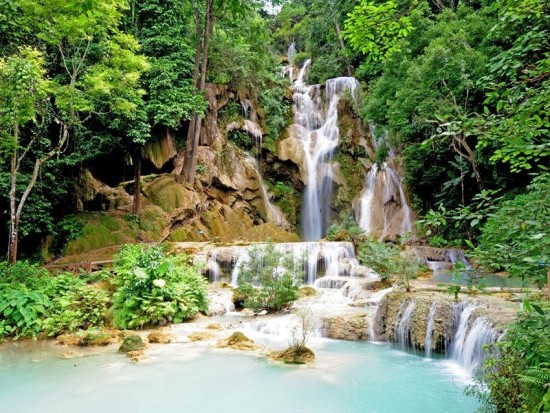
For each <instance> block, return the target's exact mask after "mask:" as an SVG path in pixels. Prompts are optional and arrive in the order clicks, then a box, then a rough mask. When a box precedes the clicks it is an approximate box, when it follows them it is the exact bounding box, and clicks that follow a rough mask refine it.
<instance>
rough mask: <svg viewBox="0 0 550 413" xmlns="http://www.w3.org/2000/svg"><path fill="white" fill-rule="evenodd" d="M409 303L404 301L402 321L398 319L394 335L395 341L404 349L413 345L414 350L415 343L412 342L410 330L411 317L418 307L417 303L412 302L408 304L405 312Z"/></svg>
mask: <svg viewBox="0 0 550 413" xmlns="http://www.w3.org/2000/svg"><path fill="white" fill-rule="evenodd" d="M406 303H407V302H406V301H404V302H403V304H402V306H401V311H400V312H402V314H403V315H402V316H401V319H398V320H397V321H396V323H395V327H394V335H395V341H396V342H397V343H398V344H399V345H400V346H401V347H403V348H406V347H408V346H409V345H411V344H412V346H413V348H414V342H413V341H412V340H411V337H410V333H411V331H410V328H409V324H410V322H411V316H412V314H413V312H414V308H415V307H416V301H414V300H412V301H410V302H409V303H408V305H407V307H406V308H405V310H404V311H403V308H404V306H405V304H406Z"/></svg>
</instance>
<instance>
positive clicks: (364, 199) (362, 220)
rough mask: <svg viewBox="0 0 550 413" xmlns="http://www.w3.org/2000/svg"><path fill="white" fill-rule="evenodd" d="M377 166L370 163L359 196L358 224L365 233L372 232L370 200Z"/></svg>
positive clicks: (371, 199) (372, 194)
mask: <svg viewBox="0 0 550 413" xmlns="http://www.w3.org/2000/svg"><path fill="white" fill-rule="evenodd" d="M377 172H378V167H377V166H376V164H374V165H372V168H370V171H369V172H368V173H367V179H366V181H365V189H364V190H363V195H362V196H361V200H360V202H361V209H360V211H361V212H360V215H359V216H360V217H359V226H360V227H361V228H363V229H364V230H365V232H366V233H367V234H370V233H371V232H372V228H371V218H372V212H371V211H372V201H373V199H374V188H375V187H376V173H377Z"/></svg>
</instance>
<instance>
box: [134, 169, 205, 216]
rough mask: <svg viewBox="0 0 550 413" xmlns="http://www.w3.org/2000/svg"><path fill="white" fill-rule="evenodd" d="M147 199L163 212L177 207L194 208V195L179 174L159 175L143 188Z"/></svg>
mask: <svg viewBox="0 0 550 413" xmlns="http://www.w3.org/2000/svg"><path fill="white" fill-rule="evenodd" d="M144 192H145V194H146V195H147V198H149V200H150V201H151V202H152V203H153V204H155V205H157V206H159V207H160V208H162V209H163V210H164V211H165V212H172V211H173V210H175V209H177V208H182V207H183V208H194V207H195V204H194V201H195V200H196V196H195V194H194V193H193V192H191V191H190V190H188V189H187V188H186V187H185V186H184V184H183V183H182V182H180V178H179V176H175V175H163V176H159V177H158V178H157V179H155V180H154V181H153V182H151V183H150V184H149V185H147V187H146V188H145V189H144Z"/></svg>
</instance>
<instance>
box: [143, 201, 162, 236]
mask: <svg viewBox="0 0 550 413" xmlns="http://www.w3.org/2000/svg"><path fill="white" fill-rule="evenodd" d="M167 225H168V219H167V216H166V213H165V212H164V211H163V210H162V208H160V207H158V206H156V205H147V206H145V207H143V208H142V209H141V211H140V213H139V229H140V230H142V231H143V232H144V233H145V234H144V235H145V237H146V238H148V239H149V240H151V241H157V240H159V239H160V238H161V237H162V232H163V231H164V228H165V227H166V226H167Z"/></svg>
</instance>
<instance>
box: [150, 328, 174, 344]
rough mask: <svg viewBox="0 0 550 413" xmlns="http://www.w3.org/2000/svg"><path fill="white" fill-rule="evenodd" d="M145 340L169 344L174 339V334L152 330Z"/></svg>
mask: <svg viewBox="0 0 550 413" xmlns="http://www.w3.org/2000/svg"><path fill="white" fill-rule="evenodd" d="M147 341H149V343H154V344H169V343H171V342H173V341H174V336H173V335H172V334H169V333H164V332H162V331H153V332H151V333H149V335H148V336H147Z"/></svg>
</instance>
